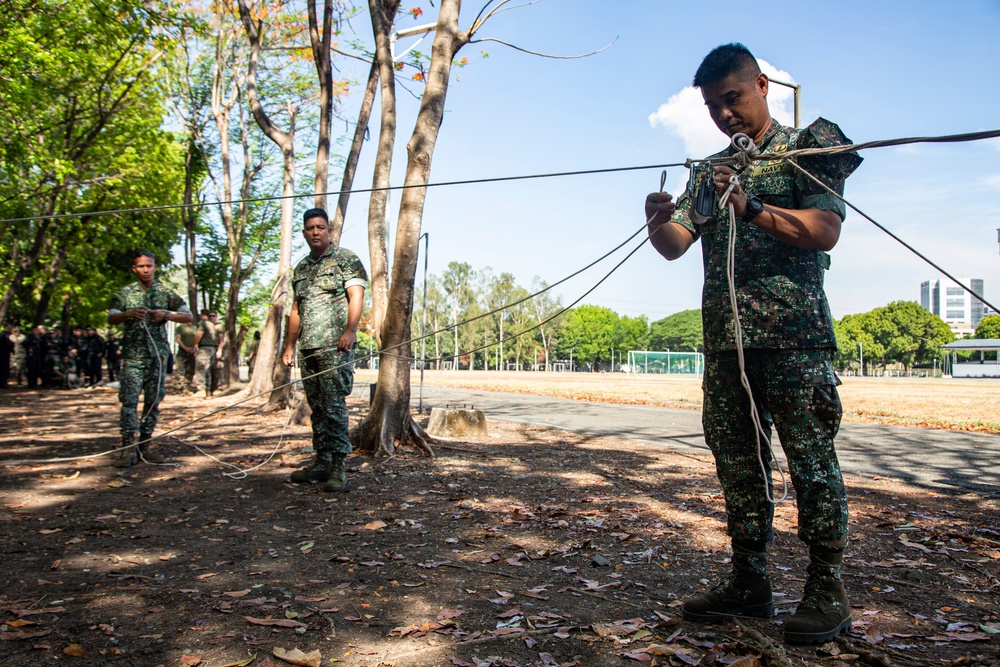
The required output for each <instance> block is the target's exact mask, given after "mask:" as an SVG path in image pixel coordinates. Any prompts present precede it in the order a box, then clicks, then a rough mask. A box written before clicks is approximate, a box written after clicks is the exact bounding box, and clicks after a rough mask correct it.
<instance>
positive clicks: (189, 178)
mask: <svg viewBox="0 0 1000 667" xmlns="http://www.w3.org/2000/svg"><path fill="white" fill-rule="evenodd" d="M198 152H200V151H199V149H198V146H197V144H196V143H195V139H194V136H193V135H192V136H189V137H188V142H187V152H186V153H185V155H184V208H183V209H181V219H182V220H183V221H184V266H185V268H186V269H187V288H188V290H187V291H188V305H189V306H191V312H194V313H196V312H197V309H198V276H197V274H196V273H195V270H194V269H195V263H196V262H197V257H196V254H197V253H196V248H197V238H198V237H197V235H196V232H197V225H198V212H197V210H195V208H194V207H192V206H191V205H192V204H193V203H194V171H195V156H196V155H197V153H198ZM195 319H197V317H196V318H195Z"/></svg>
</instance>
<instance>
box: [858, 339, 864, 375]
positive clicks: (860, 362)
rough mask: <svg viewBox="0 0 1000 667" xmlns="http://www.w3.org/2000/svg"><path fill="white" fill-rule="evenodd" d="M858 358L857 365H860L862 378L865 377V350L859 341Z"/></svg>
mask: <svg viewBox="0 0 1000 667" xmlns="http://www.w3.org/2000/svg"><path fill="white" fill-rule="evenodd" d="M858 357H860V358H859V360H858V363H859V364H860V365H861V377H864V376H865V348H864V346H863V345H862V344H861V341H860V340H859V341H858Z"/></svg>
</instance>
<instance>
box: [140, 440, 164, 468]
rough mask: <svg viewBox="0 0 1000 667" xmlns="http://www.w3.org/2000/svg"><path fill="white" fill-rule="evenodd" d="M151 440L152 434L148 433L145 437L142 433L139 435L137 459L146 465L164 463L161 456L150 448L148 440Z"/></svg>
mask: <svg viewBox="0 0 1000 667" xmlns="http://www.w3.org/2000/svg"><path fill="white" fill-rule="evenodd" d="M152 439H153V434H152V433H150V434H149V435H146V434H144V433H140V434H139V458H140V459H141V460H143V461H145V462H146V463H163V462H164V461H166V459H165V458H163V455H162V454H159V453H157V452H156V451H155V450H153V448H152V447H151V446H150V442H149V441H150V440H152Z"/></svg>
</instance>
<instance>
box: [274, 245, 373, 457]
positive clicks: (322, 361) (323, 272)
mask: <svg viewBox="0 0 1000 667" xmlns="http://www.w3.org/2000/svg"><path fill="white" fill-rule="evenodd" d="M367 282H368V274H367V273H366V272H365V267H364V266H363V265H362V264H361V260H360V259H358V257H357V255H355V254H354V253H353V252H351V251H350V250H347V249H346V248H337V247H335V246H333V245H331V246H330V248H329V249H328V250H327V251H326V252H325V253H324V254H323V255H321V256H320V257H313V256H312V255H309V256H307V257H305V259H303V260H302V261H301V262H299V264H298V266H296V267H295V273H294V275H293V276H292V285H293V287H294V290H295V301H297V302H298V304H299V323H300V327H299V339H298V344H299V368H300V369H301V372H302V378H303V379H302V386H303V388H304V389H305V392H306V399H308V401H309V407H310V408H312V411H313V414H312V429H313V447H314V448H315V449H316V452H317V453H323V452H331V453H334V454H350V453H351V443H350V442H348V440H347V430H348V414H347V402H346V400H345V397H346V396H347V395H348V394H350V393H351V390H352V389H353V388H354V363H353V362H354V352H353V351H350V352H343V353H342V352H340V351H339V350H337V341H338V340H339V338H340V335H341V334H342V333H343V332H344V330H345V329H346V328H347V305H348V304H347V288H348V287H353V286H355V285H360V286H361V287H365V286H366V284H367ZM335 367H339V368H337V369H336V370H334V371H330V369H331V368H335ZM324 371H326V372H324ZM317 373H323V374H322V375H319V376H318V377H312V376H314V375H316V374H317Z"/></svg>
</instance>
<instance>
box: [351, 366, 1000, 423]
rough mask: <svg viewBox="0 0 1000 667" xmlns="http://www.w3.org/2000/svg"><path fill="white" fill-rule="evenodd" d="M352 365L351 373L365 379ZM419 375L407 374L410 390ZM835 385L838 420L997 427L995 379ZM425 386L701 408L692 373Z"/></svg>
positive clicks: (441, 380)
mask: <svg viewBox="0 0 1000 667" xmlns="http://www.w3.org/2000/svg"><path fill="white" fill-rule="evenodd" d="M374 377H375V374H374V373H372V372H371V371H365V370H359V371H358V379H359V380H361V381H370V380H373V379H374ZM419 381H420V374H419V373H416V372H414V373H413V375H412V382H413V387H414V392H416V387H417V385H418V383H419ZM843 382H844V384H843V385H842V386H841V387H840V397H841V400H842V401H843V404H844V419H845V421H850V422H858V423H878V424H893V425H899V426H920V427H927V428H943V429H952V430H967V431H982V432H988V433H1000V381H998V380H989V379H982V380H967V379H963V380H952V379H947V378H868V377H866V378H858V377H845V378H843ZM424 383H425V384H426V385H428V386H446V387H464V388H469V389H479V390H485V391H503V392H512V393H521V394H537V395H541V396H556V397H561V398H571V399H575V400H583V401H596V402H601V403H629V404H641V405H663V406H668V407H674V408H686V409H692V410H697V409H700V408H701V399H702V393H701V382H700V380H696V379H693V378H680V377H665V376H662V375H661V376H647V377H639V378H630V377H628V376H627V375H625V374H624V373H533V372H529V371H522V372H512V371H511V372H502V371H487V372H484V371H426V372H425V373H424Z"/></svg>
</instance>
